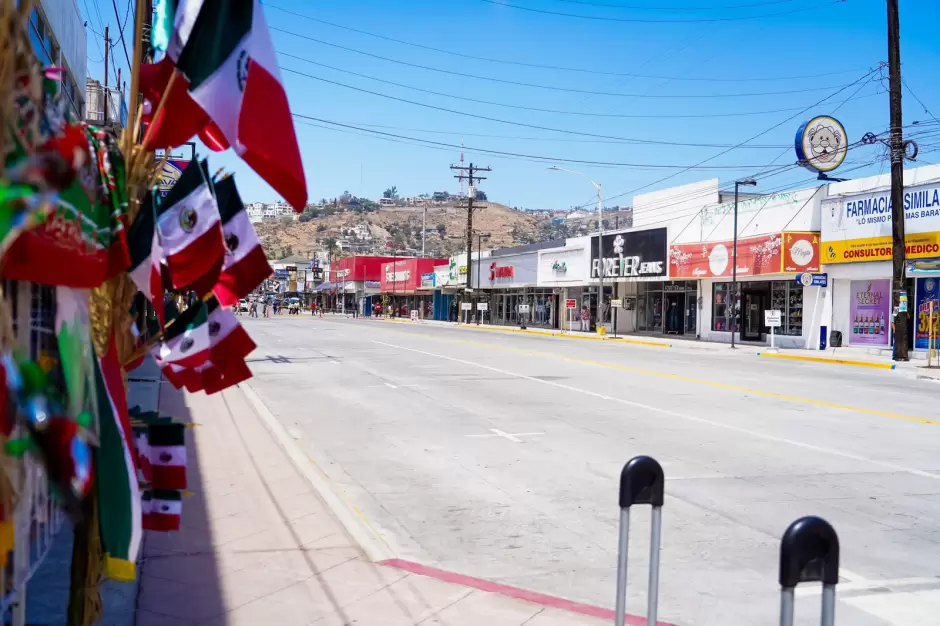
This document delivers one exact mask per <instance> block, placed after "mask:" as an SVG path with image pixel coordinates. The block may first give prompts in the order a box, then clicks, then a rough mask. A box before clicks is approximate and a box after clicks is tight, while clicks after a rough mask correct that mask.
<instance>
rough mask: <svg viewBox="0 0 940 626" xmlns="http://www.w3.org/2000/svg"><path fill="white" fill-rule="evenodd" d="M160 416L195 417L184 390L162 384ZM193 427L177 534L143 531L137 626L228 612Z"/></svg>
mask: <svg viewBox="0 0 940 626" xmlns="http://www.w3.org/2000/svg"><path fill="white" fill-rule="evenodd" d="M159 407H160V414H161V415H166V416H171V417H173V418H174V419H175V420H177V421H180V422H183V423H186V424H191V423H193V417H192V414H191V412H190V410H189V408H188V407H187V406H186V402H185V398H184V396H183V393H182V391H180V390H177V389H174V388H173V386H172V385H169V384H167V383H165V382H164V383H162V384H161V389H160V403H159ZM192 433H193V431H192V429H187V430H186V438H187V441H186V443H187V445H186V448H187V459H186V463H187V467H186V479H187V485H188V487H189V490H190V491H192V492H194V493H195V495H193V496H189V497H184V498H183V514H182V521H181V525H180V530H179V532H172V533H164V532H153V531H144V545H143V550H142V553H143V558H142V559H141V564H140V568H139V570H138V577H139V580H140V591H139V593H138V598H137V619H136V626H158V625H159V626H189V625H190V624H196V623H198V622H200V621H204V620H206V619H209V618H212V617H215V616H218V615H222V614H224V613H225V611H226V605H225V600H224V597H223V595H222V585H221V580H220V575H221V573H220V569H219V565H218V563H217V562H216V555H215V551H214V549H213V545H214V541H213V536H212V526H211V523H210V516H209V511H208V508H207V506H206V500H205V498H204V497H203V495H204V486H205V485H206V484H207V482H206V481H205V480H204V472H205V470H206V468H203V467H201V466H200V463H199V456H198V455H197V454H196V445H197V444H196V442H195V438H194V437H193V435H192Z"/></svg>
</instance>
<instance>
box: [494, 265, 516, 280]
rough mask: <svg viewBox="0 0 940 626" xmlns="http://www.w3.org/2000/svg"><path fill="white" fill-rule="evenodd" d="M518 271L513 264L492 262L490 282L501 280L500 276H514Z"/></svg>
mask: <svg viewBox="0 0 940 626" xmlns="http://www.w3.org/2000/svg"><path fill="white" fill-rule="evenodd" d="M515 275H516V273H515V271H514V270H513V268H512V265H496V263H491V264H490V282H493V281H494V280H499V279H500V278H513V277H515Z"/></svg>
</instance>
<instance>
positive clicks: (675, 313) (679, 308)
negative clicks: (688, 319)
mask: <svg viewBox="0 0 940 626" xmlns="http://www.w3.org/2000/svg"><path fill="white" fill-rule="evenodd" d="M665 324H666V328H665V330H666V334H667V335H683V334H685V294H684V293H668V292H667V293H666V320H665Z"/></svg>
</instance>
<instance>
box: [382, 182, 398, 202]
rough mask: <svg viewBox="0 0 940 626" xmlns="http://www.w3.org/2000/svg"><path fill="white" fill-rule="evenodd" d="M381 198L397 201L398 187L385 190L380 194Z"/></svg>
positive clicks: (393, 186)
mask: <svg viewBox="0 0 940 626" xmlns="http://www.w3.org/2000/svg"><path fill="white" fill-rule="evenodd" d="M382 197H383V198H391V199H397V198H398V187H396V186H395V185H392V186H391V187H389V188H388V189H386V190H385V191H383V192H382Z"/></svg>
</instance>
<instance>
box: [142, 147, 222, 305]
mask: <svg viewBox="0 0 940 626" xmlns="http://www.w3.org/2000/svg"><path fill="white" fill-rule="evenodd" d="M220 219H221V218H220V217H219V208H218V206H217V205H216V202H215V196H214V195H213V192H212V183H211V182H210V180H209V164H208V162H207V161H205V160H203V161H202V162H199V161H191V162H190V163H189V166H188V167H187V168H186V169H185V170H183V174H182V175H181V176H180V179H179V181H177V183H176V184H175V185H174V186H173V188H172V189H170V191H169V193H168V194H167V195H166V198H164V199H163V201H162V202H161V203H160V206H159V208H158V209H157V230H158V231H159V235H160V244H161V247H162V249H163V257H164V260H165V261H166V265H167V268H168V269H169V271H170V279H171V282H172V285H173V289H177V290H182V289H192V290H193V291H196V292H197V293H199V295H205V293H207V292H208V290H209V289H211V288H212V285H214V284H215V281H216V280H217V279H218V276H219V272H220V271H221V269H222V260H223V259H222V257H223V255H224V251H225V244H224V242H223V240H222V228H221V227H220ZM199 286H202V289H201V293H200V289H199Z"/></svg>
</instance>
